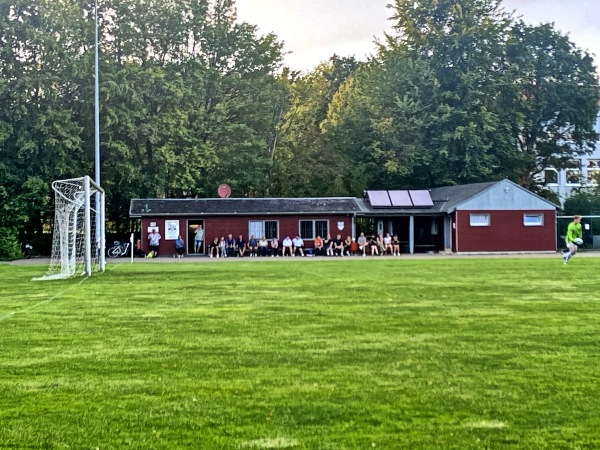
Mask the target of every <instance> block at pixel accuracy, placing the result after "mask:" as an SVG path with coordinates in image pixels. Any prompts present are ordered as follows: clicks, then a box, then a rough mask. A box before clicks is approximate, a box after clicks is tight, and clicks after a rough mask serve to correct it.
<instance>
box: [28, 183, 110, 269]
mask: <svg viewBox="0 0 600 450" xmlns="http://www.w3.org/2000/svg"><path fill="white" fill-rule="evenodd" d="M52 189H53V190H54V199H55V212H54V234H53V236H52V254H51V256H50V267H49V268H48V272H47V273H46V275H44V276H43V277H41V278H37V280H52V279H63V278H69V277H72V276H75V275H87V276H90V275H91V274H92V272H97V271H104V250H103V249H104V190H103V189H102V188H101V187H100V186H98V185H97V184H96V183H94V182H93V181H92V180H91V179H90V177H88V176H85V177H82V178H73V179H70V180H57V181H54V182H53V183H52Z"/></svg>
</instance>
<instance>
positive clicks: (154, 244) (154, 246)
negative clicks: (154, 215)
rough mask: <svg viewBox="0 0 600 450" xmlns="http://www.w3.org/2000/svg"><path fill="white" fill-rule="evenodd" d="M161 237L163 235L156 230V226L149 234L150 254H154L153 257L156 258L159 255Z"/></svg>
mask: <svg viewBox="0 0 600 450" xmlns="http://www.w3.org/2000/svg"><path fill="white" fill-rule="evenodd" d="M161 239H162V236H161V235H160V233H159V232H158V231H156V228H154V229H152V232H151V233H150V234H149V235H148V245H149V247H150V254H152V256H151V258H156V257H157V256H158V248H159V246H160V240H161Z"/></svg>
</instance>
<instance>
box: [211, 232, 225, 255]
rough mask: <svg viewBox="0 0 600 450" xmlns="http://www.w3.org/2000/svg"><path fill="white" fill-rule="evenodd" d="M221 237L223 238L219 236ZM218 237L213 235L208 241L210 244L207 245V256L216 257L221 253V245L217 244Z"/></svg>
mask: <svg viewBox="0 0 600 450" xmlns="http://www.w3.org/2000/svg"><path fill="white" fill-rule="evenodd" d="M221 239H223V238H221ZM223 242H225V239H223ZM219 243H220V242H219V238H218V237H215V238H214V239H213V241H212V242H211V243H210V245H209V246H208V256H209V258H218V257H219V255H220V253H221V247H220V245H219Z"/></svg>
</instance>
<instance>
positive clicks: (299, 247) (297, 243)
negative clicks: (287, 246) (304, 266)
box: [292, 235, 304, 256]
mask: <svg viewBox="0 0 600 450" xmlns="http://www.w3.org/2000/svg"><path fill="white" fill-rule="evenodd" d="M292 244H293V245H294V253H293V254H292V256H296V254H300V256H304V249H303V247H304V240H303V239H302V238H301V237H300V235H296V237H295V238H294V239H292Z"/></svg>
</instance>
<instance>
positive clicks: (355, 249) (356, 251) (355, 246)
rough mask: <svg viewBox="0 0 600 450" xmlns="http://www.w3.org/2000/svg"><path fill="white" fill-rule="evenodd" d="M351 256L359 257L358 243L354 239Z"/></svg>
mask: <svg viewBox="0 0 600 450" xmlns="http://www.w3.org/2000/svg"><path fill="white" fill-rule="evenodd" d="M350 254H351V255H352V256H355V255H358V242H356V239H355V238H352V243H351V244H350Z"/></svg>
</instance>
